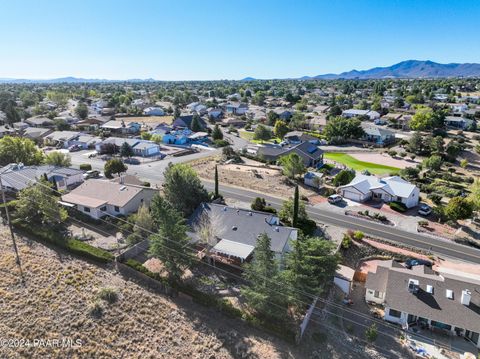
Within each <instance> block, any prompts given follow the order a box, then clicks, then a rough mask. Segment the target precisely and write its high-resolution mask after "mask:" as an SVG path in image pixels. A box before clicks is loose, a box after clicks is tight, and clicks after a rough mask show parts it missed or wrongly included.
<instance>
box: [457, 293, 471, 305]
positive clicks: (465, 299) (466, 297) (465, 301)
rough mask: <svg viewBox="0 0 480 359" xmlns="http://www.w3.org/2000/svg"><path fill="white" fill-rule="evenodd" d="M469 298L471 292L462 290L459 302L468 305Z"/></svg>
mask: <svg viewBox="0 0 480 359" xmlns="http://www.w3.org/2000/svg"><path fill="white" fill-rule="evenodd" d="M470 299H472V292H470V291H469V290H468V289H464V290H462V297H461V298H460V302H461V303H462V304H463V305H466V306H469V305H470Z"/></svg>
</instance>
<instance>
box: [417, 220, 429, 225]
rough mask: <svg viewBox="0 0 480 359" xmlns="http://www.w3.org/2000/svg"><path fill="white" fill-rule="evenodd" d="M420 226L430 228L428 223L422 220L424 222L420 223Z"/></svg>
mask: <svg viewBox="0 0 480 359" xmlns="http://www.w3.org/2000/svg"><path fill="white" fill-rule="evenodd" d="M418 225H419V226H420V227H428V221H426V220H424V219H422V220H420V221H418Z"/></svg>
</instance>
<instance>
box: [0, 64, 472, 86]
mask: <svg viewBox="0 0 480 359" xmlns="http://www.w3.org/2000/svg"><path fill="white" fill-rule="evenodd" d="M445 77H480V64H475V63H465V64H459V63H451V64H439V63H437V62H433V61H419V60H407V61H402V62H399V63H398V64H395V65H392V66H388V67H374V68H372V69H369V70H360V71H358V70H352V71H347V72H342V73H341V74H323V75H317V76H303V77H300V78H297V79H296V80H312V79H320V80H336V79H386V78H415V79H416V78H445ZM255 80H257V79H255V78H253V77H245V78H244V79H242V80H240V81H255ZM292 80H295V79H292ZM153 81H157V80H154V79H152V78H149V79H129V80H106V79H85V78H78V77H71V76H70V77H60V78H56V79H43V80H35V79H14V78H0V83H41V84H53V83H69V84H75V83H100V82H153Z"/></svg>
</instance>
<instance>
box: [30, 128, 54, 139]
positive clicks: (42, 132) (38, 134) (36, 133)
mask: <svg viewBox="0 0 480 359" xmlns="http://www.w3.org/2000/svg"><path fill="white" fill-rule="evenodd" d="M52 132H53V130H52V129H51V128H43V127H26V128H25V129H24V130H23V131H22V137H25V138H29V139H31V140H33V141H37V142H43V138H44V137H45V136H47V135H49V134H50V133H52Z"/></svg>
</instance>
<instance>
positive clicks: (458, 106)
mask: <svg viewBox="0 0 480 359" xmlns="http://www.w3.org/2000/svg"><path fill="white" fill-rule="evenodd" d="M448 106H449V107H450V109H451V110H452V112H464V111H467V110H468V105H467V104H465V103H449V104H448Z"/></svg>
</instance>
